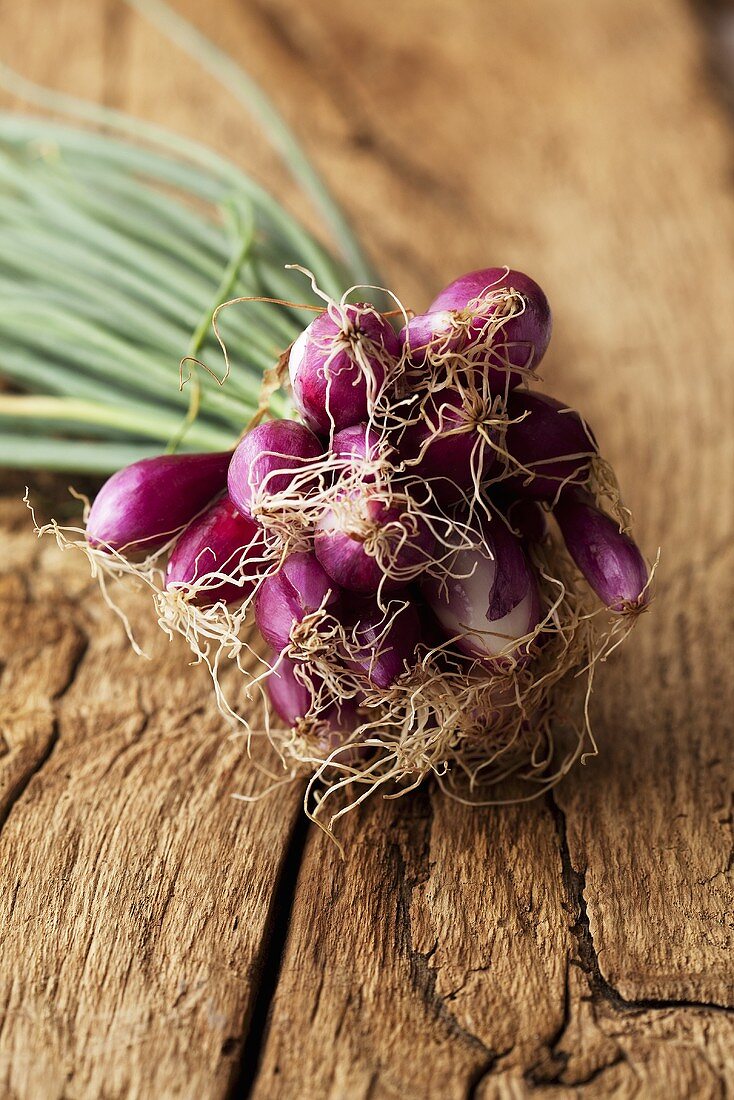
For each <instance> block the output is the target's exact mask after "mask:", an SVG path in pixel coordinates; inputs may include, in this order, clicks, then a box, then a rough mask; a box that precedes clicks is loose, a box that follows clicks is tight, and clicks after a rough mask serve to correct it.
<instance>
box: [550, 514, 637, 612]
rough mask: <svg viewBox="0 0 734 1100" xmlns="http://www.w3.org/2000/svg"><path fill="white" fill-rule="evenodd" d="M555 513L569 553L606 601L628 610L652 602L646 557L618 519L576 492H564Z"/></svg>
mask: <svg viewBox="0 0 734 1100" xmlns="http://www.w3.org/2000/svg"><path fill="white" fill-rule="evenodd" d="M553 515H554V516H555V517H556V520H557V521H558V526H559V527H560V529H561V534H562V535H563V539H564V542H565V543H566V546H567V547H568V552H569V553H570V555H571V557H572V558H573V560H574V561H575V562H576V565H577V566H578V567H579V569H580V570H581V572H582V573H583V575H584V577H585V578H586V580H587V581H588V583H589V586H590V587H591V588H592V589H593V590H594V592H596V594H597V596H598V597H599V599H600V600H601V601H602V603H603V604H605V605H606V606H607V607H608V608H609V609H610V610H611V611H620V612H628V611H638V610H640V609H641V608H643V607H644V606H645V605H646V604H647V603H648V600H649V590H648V589H647V588H646V586H647V583H648V580H649V573H648V569H647V565H646V564H645V560H644V558H643V557H642V554H641V553H640V551H639V548H638V547H637V545H636V544H635V543H634V542H633V541H632V539H631V538H630V537H629V535H626V534H624V533H623V532H622V531H620V530H619V527H618V525H617V524H616V523H615V522H614V520H612V519H610V518H609V516H606V515H604V513H603V512H600V511H599V509H598V508H596V507H594V505H593V504H591V503H590V502H589V501H587V500H586V499H585V498H583V497H582V496H581V494H576V493H564V494H563V496H562V497H561V499H560V501H559V502H558V504H557V505H556V506H555V508H554V509H553Z"/></svg>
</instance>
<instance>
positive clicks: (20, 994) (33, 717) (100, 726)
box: [0, 504, 300, 1098]
mask: <svg viewBox="0 0 734 1100" xmlns="http://www.w3.org/2000/svg"><path fill="white" fill-rule="evenodd" d="M4 507H5V514H4V518H5V519H7V518H8V512H9V511H10V507H9V505H7V504H6V505H5V506H4ZM15 511H16V514H17V520H16V522H15V526H16V528H18V527H20V525H22V530H18V529H17V530H16V533H15V534H13V535H11V534H9V533H8V534H7V540H8V544H9V545H10V548H11V552H12V555H13V557H15V556H16V554H17V553H22V552H23V550H25V554H26V555H27V557H28V558H31V557H36V558H39V554H38V553H36V552H35V547H34V542H33V538H32V535H31V534H30V532H29V531H28V526H27V524H28V518H27V514H22V513H25V509H24V508H23V507H22V505H21V506H20V507H16V509H15ZM4 531H5V532H8V525H7V523H6V524H5V526H4ZM29 550H30V551H31V553H29ZM76 558H77V555H75V554H66V555H63V556H62V555H60V554H59V553H58V552H57V551H56V550H55V548H52V547H51V546H48V547H44V550H43V553H42V554H40V559H39V560H38V563H37V566H36V568H35V569H31V570H30V571H29V573H27V574H26V575H25V577H23V578H20V577H19V575H18V574H17V573H10V574H7V573H6V574H4V575H3V577H2V585H3V587H2V598H1V600H0V615H1V616H2V622H3V650H4V651H3V654H2V658H3V660H4V661H5V662H6V663H5V668H4V673H3V680H2V685H1V687H2V715H3V719H2V721H3V730H4V738H5V742H6V743H7V744H8V746H9V752H8V754H6V756H5V757H0V779H2V781H3V784H4V787H7V786H9V785H10V784H11V783H12V784H13V785H14V788H15V789H14V791H10V792H9V796H8V800H7V805H8V808H9V810H10V812H9V815H8V817H7V820H6V821H5V824H4V827H3V829H2V832H0V868H2V881H3V888H2V891H1V892H0V927H1V928H2V932H1V933H0V1006H1V1007H0V1093H2V1094H3V1095H11V1096H23V1097H40V1096H43V1097H49V1098H53V1097H62V1096H64V1097H65V1096H69V1095H73V1096H90V1097H92V1096H95V1097H96V1096H172V1095H180V1096H195V1095H196V1096H220V1095H223V1094H224V1093H225V1092H226V1091H227V1089H228V1087H229V1084H230V1081H231V1079H232V1077H233V1075H235V1074H236V1073H237V1072H238V1056H239V1054H240V1052H241V1049H242V1045H243V1041H244V1038H245V1036H246V1034H247V1029H248V1021H249V1019H250V1015H251V1013H252V1010H253V1004H254V1000H255V995H256V992H257V989H258V985H259V982H260V979H261V970H262V966H263V963H264V950H265V946H266V942H267V937H268V932H269V929H270V927H271V925H272V921H273V918H274V913H273V909H272V907H273V902H274V897H275V890H276V886H277V883H278V878H279V875H280V874H281V872H282V867H283V861H284V859H285V855H286V851H287V847H288V843H289V837H290V835H291V831H292V829H293V825H294V821H295V820H296V817H297V815H298V813H299V810H300V806H299V802H298V797H297V794H296V792H294V794H293V797H286V798H284V799H282V800H281V801H279V802H275V801H273V800H268V801H266V802H260V803H257V804H255V805H252V806H246V805H244V804H242V803H240V802H236V801H234V800H233V798H232V795H233V794H234V793H236V792H239V793H245V794H249V793H252V792H253V790H255V789H256V786H257V781H256V779H255V777H254V775H253V773H252V771H251V769H250V768H249V767H248V763H247V760H246V755H245V753H244V751H243V745H242V743H241V741H230V742H227V741H226V739H224V738H223V736H222V723H221V720H220V718H219V716H218V714H217V713H216V709H215V708H214V706H213V704H212V700H211V691H210V686H209V683H208V680H207V676H206V674H205V673H204V669H203V668H198V669H194V668H188V667H187V656H186V653H185V652H184V650H183V647H182V646H179V645H168V644H167V643H166V642H165V640H164V639H163V637H162V636H157V635H156V632H157V628H156V627H155V626H154V624H153V623H152V622H151V615H150V609H149V607H148V606H147V601H145V600H140V599H132V600H129V601H128V604H127V607H126V609H128V610H129V611H130V613H131V617H132V622H133V624H134V626H135V629H136V633H137V635H138V636H139V637H140V639H141V640H142V641H143V643H144V644H145V645H146V647H147V648H148V650H149V651H150V652H152V653H153V654H154V655H155V656H154V657H153V659H152V660H151V661H150V662H145V661H141V659H140V658H136V657H135V655H134V654H133V653H132V651H131V650H130V647H129V646H128V644H127V641H126V640H125V638H124V636H123V635H122V632H121V630H120V629H119V628H117V627H116V626H115V625H114V624H113V623H111V622H110V621H109V618H108V616H109V612H108V611H107V610H106V609H105V608H103V607H101V606H99V601H98V599H97V597H96V595H95V592H94V589H93V587H91V586H90V583H89V578H88V576H87V570H86V567H85V565H84V563H83V561H82V559H81V555H79V556H78V560H75V559H76ZM141 605H142V606H141ZM49 753H50V755H49ZM46 757H47V759H46ZM44 759H45V763H43V761H44ZM42 763H43V766H42V768H41V769H40V771H38V768H39V767H40V765H41V764H42ZM34 772H35V774H34ZM13 795H14V796H15V798H14V800H13Z"/></svg>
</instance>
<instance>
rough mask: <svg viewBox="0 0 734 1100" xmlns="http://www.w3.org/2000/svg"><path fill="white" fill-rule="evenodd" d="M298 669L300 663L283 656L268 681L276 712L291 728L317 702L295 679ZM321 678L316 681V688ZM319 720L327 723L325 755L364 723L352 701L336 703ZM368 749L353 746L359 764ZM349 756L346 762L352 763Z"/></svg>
mask: <svg viewBox="0 0 734 1100" xmlns="http://www.w3.org/2000/svg"><path fill="white" fill-rule="evenodd" d="M297 667H298V663H297V662H296V661H292V660H291V659H290V658H289V657H281V658H280V659H279V661H278V664H277V667H276V668H275V671H274V672H273V673H272V675H271V676H269V677H268V680H267V688H268V695H269V696H270V702H271V703H272V704H273V709H274V710H275V712H276V713H277V714H278V715H279V716H280V717H281V718H282V719H283V721H284V722H287V723H288V725H289V726H295V725H296V723H297V722H298V721H299V720H300V719H302V718H303V717H304V716H305V715H306V714H308V711H309V710H310V708H311V703H312V702H313V699H312V696H311V692H310V690H309V688H307V687H306V686H305V685H304V684H302V683H301V681H300V680H298V679H297V678H296V676H295V670H296V668H297ZM317 681H318V678H315V679H314V686H316V684H317ZM318 721H319V722H322V723H326V726H327V729H326V730H325V731H324V732H323V733H321V735H320V737H319V742H320V743H319V748H320V749H321V751H322V752H325V753H330V752H333V751H334V749H337V748H339V746H340V745H342V744H343V743H344V741H345V740H346V739H347V738H348V737H349V735H350V734H352V733H353V732H354V730H355V729H357V727H358V726H359V725H361V723H362V721H363V720H362V719H361V718H360V716H359V714H358V712H357V704H356V703H355V702H354V701H353V700H352V699H344V700H342V701H341V702H339V703H334V704H332V705H331V706H330V707H327V708H326V709H325V710H324V711H321V712H320V713H319V715H318ZM364 752H365V750H364V749H363V748H362V747H361V746H359V745H355V746H353V747H351V746H350V754H354V757H355V762H356V760H357V759H359V757H361V756H363V755H364ZM348 760H349V757H348V758H347V760H345V761H344V762H348Z"/></svg>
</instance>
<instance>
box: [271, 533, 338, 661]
mask: <svg viewBox="0 0 734 1100" xmlns="http://www.w3.org/2000/svg"><path fill="white" fill-rule="evenodd" d="M339 595H340V593H339V589H338V588H337V585H336V584H335V583H334V581H333V580H332V578H331V577H330V576H329V575H328V574H327V573H326V571H325V570H324V569H323V567H322V565H321V564H320V562H318V561H317V559H316V557H315V556H314V554H313V553H311V551H301V552H299V553H295V554H290V555H289V556H288V557H287V558H286V559H285V561H284V562H283V564H282V565H281V567H280V569H279V570H278V572H277V573H273V574H271V576H269V577H266V578H265V580H264V581H263V582H262V584H261V585H260V587H259V589H258V591H257V595H256V597H255V621H256V622H257V626H258V629H259V631H260V633H261V634H262V636H263V638H265V640H266V641H267V642H269V643H270V645H271V646H272V647H273V649H276V650H277V651H278V652H281V651H282V650H284V649H286V647H287V646H288V645H289V644H290V641H291V631H292V630H293V627H294V625H295V624H296V623H300V622H301V621H302V620H303V619H304V618H305V617H306V615H310V614H312V613H313V612H314V611H318V610H319V608H320V607H324V608H326V607H333V606H334V604H335V603H336V602H337V600H338V599H339Z"/></svg>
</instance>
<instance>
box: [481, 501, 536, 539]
mask: <svg viewBox="0 0 734 1100" xmlns="http://www.w3.org/2000/svg"><path fill="white" fill-rule="evenodd" d="M493 500H494V501H495V503H496V504H497V506H498V507H499V509H500V511H501V512H502V513H503V514H504V516H505V518H506V519H507V522H508V523H509V525H510V527H511V528H512V530H513V531H514V533H515V534H516V535H517V537H518V538H520V539H522V540H523V542H544V541H545V539H546V538H547V536H548V530H549V528H548V513H547V512H546V510H545V508H543V506H542V504H541V503H540V502H539V501H537V500H527V499H517V500H512V499H510V500H507V499H506V498H504V497H503V496H502V495H501V494H497V493H495V494H493Z"/></svg>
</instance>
